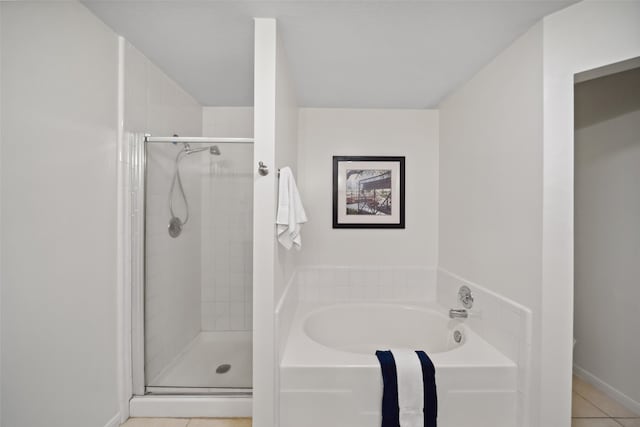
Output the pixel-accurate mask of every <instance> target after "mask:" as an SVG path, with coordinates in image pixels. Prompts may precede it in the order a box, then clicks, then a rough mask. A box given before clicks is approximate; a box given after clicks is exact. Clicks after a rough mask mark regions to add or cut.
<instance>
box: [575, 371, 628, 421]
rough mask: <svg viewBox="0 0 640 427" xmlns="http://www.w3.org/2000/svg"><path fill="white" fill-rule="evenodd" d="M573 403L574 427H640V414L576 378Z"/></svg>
mask: <svg viewBox="0 0 640 427" xmlns="http://www.w3.org/2000/svg"><path fill="white" fill-rule="evenodd" d="M572 402H573V405H572V408H571V417H572V419H571V426H572V427H640V414H636V413H633V412H631V411H630V410H628V409H627V408H625V407H624V406H622V405H620V404H619V403H618V402H616V401H615V400H613V399H611V398H610V397H608V396H607V395H605V394H604V393H602V392H601V391H599V390H598V389H596V388H595V387H593V386H592V385H591V384H589V383H587V382H585V381H583V380H581V379H580V378H578V377H575V376H574V377H573V394H572Z"/></svg>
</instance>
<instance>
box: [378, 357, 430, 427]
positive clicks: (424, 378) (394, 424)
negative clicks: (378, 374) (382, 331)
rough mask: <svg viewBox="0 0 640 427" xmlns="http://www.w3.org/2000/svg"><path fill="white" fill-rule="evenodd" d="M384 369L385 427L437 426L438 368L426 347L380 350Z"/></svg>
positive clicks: (383, 422)
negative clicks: (417, 349)
mask: <svg viewBox="0 0 640 427" xmlns="http://www.w3.org/2000/svg"><path fill="white" fill-rule="evenodd" d="M376 356H377V357H378V361H379V362H380V368H381V370H382V382H383V393H382V427H436V419H437V416H438V397H437V393H436V379H435V368H434V366H433V363H432V362H431V359H429V356H427V354H426V353H425V352H424V351H411V350H404V349H399V350H386V351H381V350H378V351H376Z"/></svg>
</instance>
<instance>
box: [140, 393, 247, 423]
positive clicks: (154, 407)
mask: <svg viewBox="0 0 640 427" xmlns="http://www.w3.org/2000/svg"><path fill="white" fill-rule="evenodd" d="M251 402H252V399H251V397H246V396H243V397H215V396H134V397H133V399H131V402H130V413H131V416H132V417H186V418H193V417H223V418H235V417H250V416H251V407H252V404H251Z"/></svg>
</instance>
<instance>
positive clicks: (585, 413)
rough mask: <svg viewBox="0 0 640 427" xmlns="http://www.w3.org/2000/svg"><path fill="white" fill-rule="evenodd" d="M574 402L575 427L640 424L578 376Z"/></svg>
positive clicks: (146, 425)
mask: <svg viewBox="0 0 640 427" xmlns="http://www.w3.org/2000/svg"><path fill="white" fill-rule="evenodd" d="M572 403H573V405H572V409H571V417H572V420H571V426H572V427H640V414H635V413H633V412H631V411H629V410H628V409H627V408H625V407H624V406H622V405H620V404H619V403H617V402H616V401H614V400H613V399H611V398H609V397H608V396H606V395H605V394H604V393H602V392H601V391H599V390H597V389H596V388H594V387H593V386H592V385H590V384H589V383H587V382H585V381H583V380H581V379H579V378H577V377H573V394H572ZM122 427H251V418H227V419H220V418H215V419H214V418H131V419H129V420H128V421H127V422H126V423H124V424H123V425H122Z"/></svg>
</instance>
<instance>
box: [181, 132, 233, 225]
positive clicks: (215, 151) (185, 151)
mask: <svg viewBox="0 0 640 427" xmlns="http://www.w3.org/2000/svg"><path fill="white" fill-rule="evenodd" d="M174 136H177V135H174ZM182 144H183V145H184V147H183V148H182V149H181V150H180V151H179V152H178V154H177V155H176V160H175V169H174V173H173V179H172V180H171V188H170V189H169V212H170V213H171V219H169V227H168V231H169V236H171V237H173V238H176V237H178V236H179V235H180V234H181V233H182V228H183V227H184V226H185V224H186V223H187V221H189V202H188V201H187V195H186V193H185V191H184V186H183V185H182V177H181V176H180V162H181V161H182V159H183V158H185V157H187V156H189V155H191V154H195V153H202V152H203V151H207V150H208V151H209V154H211V155H213V156H219V155H220V154H222V153H221V152H220V148H218V146H217V145H209V146H206V147H202V148H191V146H190V145H189V144H188V143H186V142H183V143H182ZM176 183H177V184H178V191H179V192H180V196H181V197H182V200H183V201H184V207H185V215H184V220H182V219H180V217H179V216H178V215H176V214H175V212H174V211H173V192H174V190H175V187H176Z"/></svg>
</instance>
